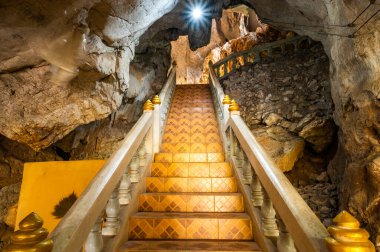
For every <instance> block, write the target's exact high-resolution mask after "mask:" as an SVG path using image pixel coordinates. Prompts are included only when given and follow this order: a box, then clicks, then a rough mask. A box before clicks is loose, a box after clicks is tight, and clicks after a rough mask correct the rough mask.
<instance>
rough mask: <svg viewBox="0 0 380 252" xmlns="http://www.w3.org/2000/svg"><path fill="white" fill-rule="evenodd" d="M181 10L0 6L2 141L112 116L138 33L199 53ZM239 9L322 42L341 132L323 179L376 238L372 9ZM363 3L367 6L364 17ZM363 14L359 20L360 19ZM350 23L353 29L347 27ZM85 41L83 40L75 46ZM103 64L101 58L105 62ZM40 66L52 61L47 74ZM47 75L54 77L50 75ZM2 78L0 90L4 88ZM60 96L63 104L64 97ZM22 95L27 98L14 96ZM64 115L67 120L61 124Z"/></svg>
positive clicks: (283, 4) (145, 5) (32, 139)
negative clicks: (183, 43)
mask: <svg viewBox="0 0 380 252" xmlns="http://www.w3.org/2000/svg"><path fill="white" fill-rule="evenodd" d="M178 2H179V1H174V0H172V1H152V0H141V1H137V0H132V1H127V2H126V1H108V0H105V1H97V0H71V1H57V0H53V1H44V3H43V5H42V4H41V3H40V1H32V0H17V1H11V2H4V1H3V2H2V3H1V4H0V5H1V8H0V15H1V17H2V19H1V20H0V24H1V25H0V27H1V28H0V41H1V43H0V73H1V76H0V79H1V81H0V87H1V88H0V89H1V91H0V94H1V103H0V104H1V107H2V108H6V109H4V111H5V112H6V113H2V114H1V115H0V134H3V135H6V136H7V137H8V138H11V139H13V140H17V141H20V142H23V143H26V144H28V145H30V146H32V147H33V148H34V149H36V150H37V149H42V148H45V147H47V146H49V145H50V144H51V143H53V142H55V141H57V140H58V139H60V138H62V137H63V136H64V135H65V134H67V133H69V132H70V131H71V130H72V129H74V128H76V127H78V126H79V125H81V124H86V123H89V122H90V121H91V120H96V119H101V118H106V117H107V116H109V115H110V114H111V113H112V112H114V111H115V110H116V107H117V106H118V104H119V105H120V104H121V102H122V100H123V99H121V98H120V97H124V96H123V95H124V93H125V91H126V90H128V88H129V86H128V78H129V75H128V72H129V71H128V66H129V62H130V60H131V59H132V55H133V54H134V47H135V45H136V44H137V43H138V42H140V43H141V41H138V38H139V37H140V36H141V34H143V33H144V32H145V31H148V33H150V34H151V35H147V36H148V37H149V38H150V37H154V36H155V35H156V34H157V33H162V35H163V36H168V37H170V38H171V40H174V39H175V38H173V37H175V36H177V37H178V35H180V34H181V35H184V34H185V33H186V32H189V34H190V36H189V39H190V46H191V48H192V49H196V48H198V47H200V46H204V45H206V44H207V42H208V39H209V37H210V34H211V33H210V27H211V25H210V24H211V23H208V25H207V26H205V28H204V29H202V30H201V31H196V30H194V29H193V30H191V31H189V29H186V28H184V27H185V26H184V23H183V22H178V21H179V19H178V17H180V15H179V13H180V12H170V10H172V9H173V8H175V5H176V4H177V3H178ZM181 2H185V1H181ZM229 2H230V1H224V0H223V1H210V2H209V3H212V4H211V10H212V16H213V17H220V16H221V8H222V7H223V6H224V7H225V6H227V5H228V4H229ZM244 2H245V3H248V4H252V6H253V7H254V8H255V10H256V11H257V13H258V15H259V16H260V18H261V19H262V21H264V22H265V23H269V24H271V25H275V26H277V28H279V29H282V30H293V31H295V32H297V33H298V34H302V35H304V34H307V35H309V36H311V37H312V38H313V39H315V40H319V41H322V43H323V45H324V49H325V51H326V53H327V55H328V57H329V58H330V79H331V90H332V92H331V93H332V97H333V101H334V105H335V110H334V120H335V123H336V124H337V125H338V126H339V128H340V133H339V143H340V144H339V148H338V153H337V155H336V157H335V159H334V162H332V163H331V165H330V169H329V174H330V176H331V178H333V180H334V181H335V183H337V184H339V186H338V192H339V195H340V198H341V199H342V200H341V201H340V208H341V209H347V210H349V211H350V212H351V213H352V214H354V215H355V216H356V217H357V218H359V219H360V221H361V222H362V223H363V224H365V225H367V226H368V229H369V230H370V231H371V234H372V238H374V239H375V235H376V233H377V234H378V233H380V224H379V223H380V221H379V220H380V216H379V213H380V211H379V207H380V204H379V198H380V197H379V195H380V188H379V181H380V175H379V174H380V173H379V166H378V165H377V163H378V161H377V159H378V157H379V153H380V148H379V146H380V144H379V141H378V138H379V137H378V133H377V132H379V127H380V126H379V122H378V116H377V115H378V114H379V103H378V97H379V90H380V89H379V82H380V68H379V65H380V61H379V56H378V52H379V51H380V43H379V41H380V31H379V27H380V16H379V15H374V14H375V13H376V12H377V11H378V1H360V0H351V1H344V0H337V1H334V2H332V1H322V0H315V1H311V2H306V1H299V0H287V1H282V0H247V1H244ZM369 2H371V3H372V5H371V6H370V7H369V8H368V9H366V7H367V5H368V3H369ZM234 3H239V1H234ZM177 6H178V5H177ZM365 9H366V10H365ZM363 10H365V11H364V12H363ZM179 11H180V9H179ZM166 13H168V14H166ZM360 13H363V14H362V15H360V16H358V15H359V14H360ZM165 14H166V15H165ZM161 17H162V18H161ZM160 18H161V19H160ZM156 20H158V21H157V22H155V21H156ZM354 20H355V22H354V24H353V25H351V26H348V25H347V24H350V23H352V22H353V21H354ZM154 22H155V23H154ZM153 23H154V24H153ZM152 24H153V25H152ZM156 24H157V25H156ZM163 24H165V25H163ZM149 27H150V28H149ZM359 28H360V30H359V31H357V32H355V31H356V30H358V29H359ZM152 31H154V32H152ZM162 31H166V32H162ZM354 32H355V33H354ZM83 34H84V37H85V39H86V40H85V41H83V40H82V43H81V42H80V41H81V40H80V38H83ZM78 35H82V36H78ZM349 35H350V36H349ZM78 38H79V39H78ZM145 41H149V39H148V40H145ZM83 44H84V45H85V49H84V50H83V52H81V51H82V50H81V49H78V48H82V47H83ZM91 48H92V50H91ZM58 49H61V50H58ZM82 53H83V55H84V56H83V55H82ZM78 58H79V59H80V60H77V59H78ZM104 58H106V59H107V60H105V61H103V59H104ZM57 59H60V60H59V61H58V60H57ZM46 62H49V63H51V65H52V66H51V68H50V67H47V66H46ZM100 62H106V64H104V65H103V64H101V63H100ZM110 62H111V63H110ZM114 68H115V70H114ZM50 69H51V71H50ZM76 69H79V70H80V71H79V73H77V72H75V70H76ZM98 69H102V70H100V71H98ZM50 74H51V75H52V78H49V77H48V75H50ZM3 75H4V78H5V79H6V80H7V82H4V81H3ZM87 76H88V78H87ZM14 79H17V80H19V82H15V81H13V80H14ZM30 79H31V80H30ZM71 79H76V80H73V83H75V85H71V84H70V85H58V84H56V82H58V83H67V82H68V81H69V80H71ZM47 80H51V81H47ZM8 81H9V82H10V83H11V84H12V85H8ZM16 83H17V85H16ZM19 83H23V84H24V85H19ZM33 85H35V86H36V90H38V91H41V92H42V93H43V94H45V95H50V94H54V95H55V96H54V97H56V99H63V100H68V101H71V100H70V99H69V97H70V96H77V97H78V98H79V100H77V102H76V103H74V104H68V103H67V104H66V103H65V102H64V101H62V100H59V101H57V104H59V106H54V105H55V103H53V102H51V101H50V99H49V97H46V96H42V95H39V94H40V93H41V92H33V91H34V89H33V88H32V87H31V86H33ZM16 88H22V90H21V91H18V90H17V89H16ZM51 89H55V90H56V92H53V91H51ZM25 90H30V91H31V92H32V94H29V93H27V92H25ZM19 92H20V93H19ZM61 92H62V93H63V94H66V96H63V97H62V95H61ZM107 92H111V93H112V95H111V94H110V93H107ZM78 93H81V94H83V95H82V96H80V95H79V94H78ZM20 94H24V95H26V96H25V97H22V98H21V97H20V96H19V95H20ZM82 98H83V99H84V101H83V99H82ZM3 100H6V101H7V103H4V102H3ZM24 100H35V101H36V102H35V103H31V102H28V103H27V104H28V105H32V107H25V106H24V102H23V101H24ZM37 101H38V102H37ZM9 103H11V104H12V106H10V105H9ZM62 105H64V106H62ZM73 110H74V111H76V112H79V113H82V114H81V115H80V118H81V119H80V120H79V121H78V122H77V118H76V117H75V116H76V115H75V116H73V115H72V114H71V113H70V111H73ZM54 114H55V115H56V117H54ZM66 114H67V115H70V116H71V117H67V118H66V120H62V119H58V118H62V117H63V116H62V115H66ZM82 117H83V118H84V119H82ZM34 118H36V119H38V120H37V121H36V120H34ZM42 119H48V120H52V121H47V120H43V121H41V120H42ZM70 119H72V120H70ZM20 125H21V126H20ZM378 243H379V244H380V236H379V241H378ZM379 246H380V245H379Z"/></svg>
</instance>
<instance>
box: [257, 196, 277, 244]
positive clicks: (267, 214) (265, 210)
mask: <svg viewBox="0 0 380 252" xmlns="http://www.w3.org/2000/svg"><path fill="white" fill-rule="evenodd" d="M261 213H262V216H263V227H264V229H263V231H264V235H265V236H267V237H277V236H278V227H277V222H276V211H275V210H274V208H273V204H272V200H271V199H270V198H269V196H268V194H267V193H266V192H265V191H264V200H263V205H262V206H261Z"/></svg>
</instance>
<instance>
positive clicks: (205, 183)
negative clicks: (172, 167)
mask: <svg viewBox="0 0 380 252" xmlns="http://www.w3.org/2000/svg"><path fill="white" fill-rule="evenodd" d="M146 191H147V192H237V185H236V179H235V178H234V177H227V178H179V177H147V178H146Z"/></svg>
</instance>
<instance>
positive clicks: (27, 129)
mask: <svg viewBox="0 0 380 252" xmlns="http://www.w3.org/2000/svg"><path fill="white" fill-rule="evenodd" d="M176 3H177V1H174V0H173V1H159V2H157V1H138V0H136V1H128V3H124V2H123V1H101V2H99V1H64V2H62V1H49V2H44V3H43V4H41V3H40V2H37V1H15V2H12V3H9V4H4V3H1V5H2V7H3V8H0V14H1V16H2V19H1V21H0V27H1V28H0V37H1V40H2V43H1V49H2V50H1V52H0V62H1V64H0V96H1V97H2V99H1V100H0V107H1V108H3V113H1V115H0V134H2V135H4V136H6V137H7V138H9V139H12V140H16V141H18V142H21V143H24V144H27V145H29V146H30V147H31V148H33V149H34V150H36V151H39V150H41V149H43V148H46V147H48V146H50V145H51V144H52V143H54V142H56V141H58V140H60V139H61V138H62V137H63V136H65V135H67V134H68V133H69V132H71V131H72V130H74V129H75V128H77V127H78V126H80V125H85V124H88V123H90V122H93V121H96V120H102V119H104V118H107V117H108V116H109V115H110V114H111V113H113V112H115V111H116V110H117V108H118V107H120V105H122V101H123V98H124V96H125V95H126V96H127V97H133V96H137V95H136V90H135V89H134V88H131V86H130V81H129V64H130V62H131V61H132V59H133V57H134V55H135V46H136V45H137V44H138V42H139V41H138V39H139V37H140V36H141V35H142V34H143V33H144V32H145V31H146V30H147V29H148V28H149V27H150V26H151V25H152V24H153V23H154V22H155V21H156V20H157V19H158V18H160V17H161V16H162V15H164V14H165V13H167V12H169V11H170V10H172V9H173V8H174V6H175V5H176ZM140 17H144V18H143V19H141V18H140Z"/></svg>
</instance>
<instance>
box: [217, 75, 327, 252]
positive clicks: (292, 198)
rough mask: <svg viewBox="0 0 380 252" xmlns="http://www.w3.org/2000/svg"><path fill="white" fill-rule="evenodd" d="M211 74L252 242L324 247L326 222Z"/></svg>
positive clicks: (289, 250) (276, 247)
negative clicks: (319, 216)
mask: <svg viewBox="0 0 380 252" xmlns="http://www.w3.org/2000/svg"><path fill="white" fill-rule="evenodd" d="M210 80H211V83H210V86H211V91H212V94H213V98H214V103H215V107H216V111H218V112H217V113H218V115H217V117H218V120H219V124H220V125H221V126H220V128H221V132H222V139H223V141H225V143H224V146H225V149H226V157H227V159H228V161H229V162H230V163H231V165H232V166H233V168H234V171H235V175H236V177H237V178H238V182H239V185H240V189H241V190H242V193H243V194H244V196H245V197H244V198H245V201H246V202H245V203H246V206H247V210H248V212H249V213H250V215H251V217H252V219H253V232H254V237H255V240H256V242H257V243H258V244H259V246H260V247H261V249H262V250H263V251H284V252H285V251H286V252H293V251H294V252H295V251H296V248H297V250H298V251H307V252H313V251H328V250H327V247H326V245H325V238H326V237H328V236H329V233H328V232H327V230H326V228H325V227H324V226H323V224H322V223H321V221H320V220H319V219H318V217H317V216H316V215H315V214H314V212H313V211H312V210H311V209H310V207H309V206H308V205H307V204H306V202H305V201H304V200H303V199H302V197H301V196H300V195H299V194H298V192H297V190H296V189H295V188H294V187H293V185H292V184H291V183H290V181H289V180H288V179H287V177H286V176H285V175H284V174H283V172H282V171H281V170H280V169H279V168H278V167H277V166H276V165H275V163H274V162H273V160H272V158H271V157H269V156H268V155H267V154H266V152H265V151H264V150H263V149H262V147H261V146H260V145H259V143H258V142H257V141H256V139H255V137H254V136H253V135H252V133H251V131H250V129H249V128H248V127H247V125H246V124H245V123H244V121H243V119H242V118H241V116H240V112H239V111H238V105H236V104H232V105H234V106H232V105H231V101H228V98H227V97H226V98H227V99H225V95H224V92H223V89H222V87H221V86H220V83H219V81H218V78H217V77H216V75H215V72H210ZM230 105H231V107H230ZM229 110H232V111H229Z"/></svg>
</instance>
